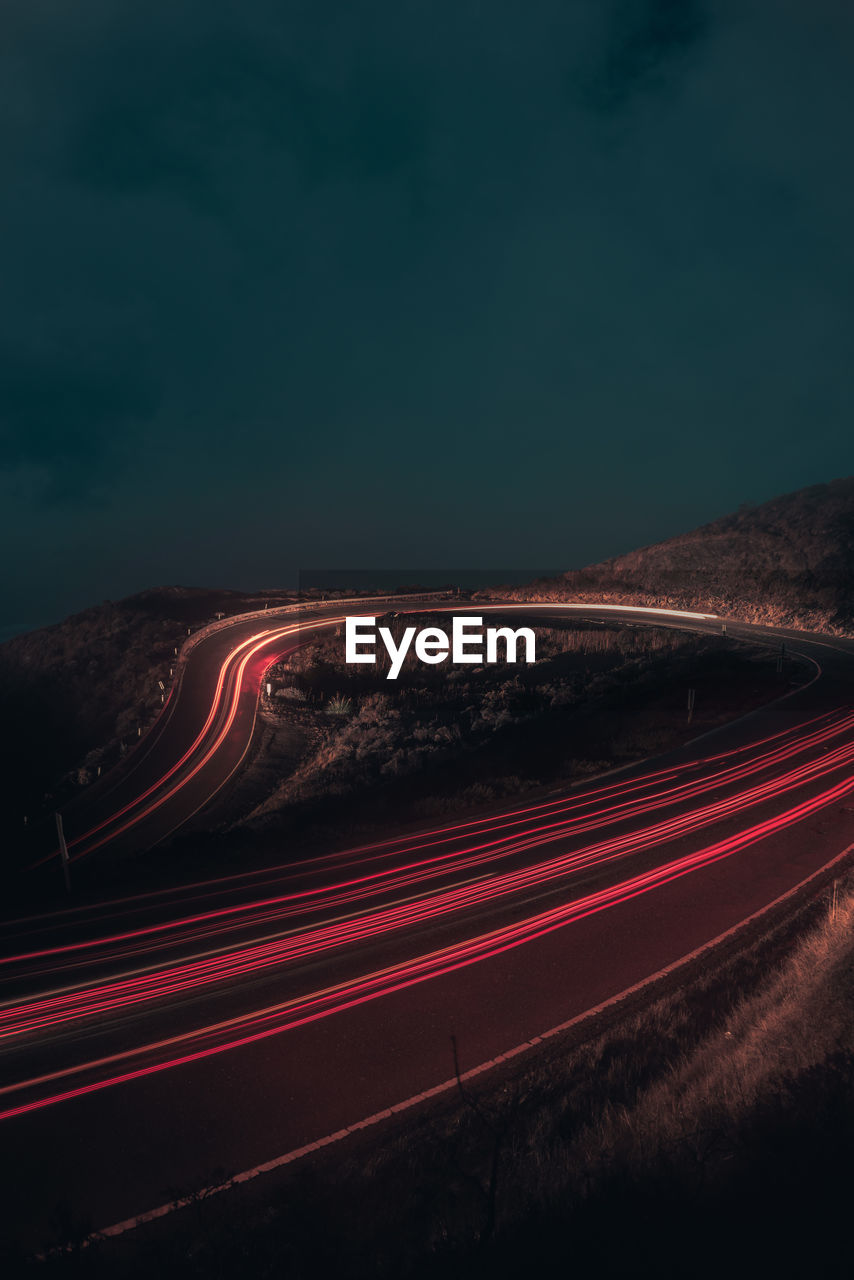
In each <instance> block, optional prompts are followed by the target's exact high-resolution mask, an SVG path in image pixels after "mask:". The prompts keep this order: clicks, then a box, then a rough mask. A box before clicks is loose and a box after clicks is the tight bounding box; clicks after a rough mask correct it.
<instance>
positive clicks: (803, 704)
mask: <svg viewBox="0 0 854 1280" xmlns="http://www.w3.org/2000/svg"><path fill="white" fill-rule="evenodd" d="M373 607H374V609H375V610H376V609H377V608H378V606H376V605H375V606H373ZM412 607H413V608H416V607H417V608H418V611H419V612H421V611H424V609H425V608H426V607H428V606H426V605H425V604H420V605H418V606H415V605H414V604H413V605H412ZM430 607H435V608H441V610H442V611H443V612H446V613H462V612H473V613H477V614H481V615H484V617H485V620H486V621H488V616H487V615H488V614H489V613H490V612H499V613H501V614H510V613H513V614H516V615H518V616H519V618H520V621H521V618H522V617H524V616H525V615H527V616H530V617H532V618H535V619H536V621H538V622H540V623H547V622H548V620H549V618H550V617H552V616H565V615H566V613H567V611H568V610H572V611H573V612H575V613H576V614H580V615H581V616H583V617H589V618H592V619H601V618H603V617H606V616H609V617H613V616H614V612H615V611H614V610H613V609H607V608H605V607H598V608H592V607H590V606H587V605H585V606H556V605H543V606H534V605H519V604H516V603H514V604H500V605H499V604H496V605H489V606H487V605H484V604H478V605H476V606H471V607H469V606H461V605H459V604H455V603H453V602H450V603H444V604H442V605H441V606H439V605H434V606H430ZM357 612H361V613H369V612H370V606H368V605H367V604H366V602H364V601H354V602H351V603H349V604H348V603H346V602H345V603H344V604H343V605H342V602H340V601H339V602H336V603H335V604H334V605H330V606H327V607H324V608H321V609H316V610H313V611H312V612H311V613H310V614H302V615H300V616H299V618H294V616H293V614H291V615H287V614H281V615H276V614H274V615H271V616H270V617H269V618H267V619H263V620H262V621H259V620H258V619H257V618H252V619H248V620H247V619H236V620H235V621H234V623H232V624H230V625H229V626H227V627H224V628H222V629H221V630H219V631H217V632H215V633H213V634H212V635H210V636H208V637H206V638H204V639H203V640H201V641H200V642H199V643H197V644H196V646H195V648H194V650H193V652H192V654H191V655H190V657H189V659H188V661H187V662H186V664H185V666H184V668H183V673H182V676H181V680H180V685H179V687H178V690H177V692H176V694H175V696H174V697H172V698H171V699H170V701H169V703H168V705H167V706H166V708H165V710H164V714H163V715H162V716H161V719H160V721H159V722H158V724H157V725H156V726H155V728H154V729H153V730H152V732H151V733H150V735H149V736H148V738H147V739H144V740H143V742H142V743H141V744H140V747H139V748H138V749H137V752H135V753H134V756H133V757H132V758H131V759H130V760H129V761H128V762H127V765H126V767H125V769H124V770H123V771H120V772H119V773H118V774H117V776H116V777H115V778H107V779H104V781H103V783H102V785H101V786H100V787H99V788H98V789H93V790H92V791H91V792H90V793H89V794H88V795H87V797H86V798H85V801H83V802H81V803H80V805H79V807H78V808H77V810H76V811H74V810H71V811H69V813H68V814H67V816H66V833H67V837H68V843H69V851H70V855H71V857H72V859H75V860H80V859H83V858H91V857H98V856H106V855H107V854H108V855H109V856H110V857H113V856H118V855H121V853H122V852H124V851H127V850H128V849H132V848H138V847H140V846H145V845H150V844H153V843H154V842H156V841H157V840H160V839H162V838H164V836H166V835H167V834H169V833H170V832H171V831H172V830H174V829H175V828H176V827H177V826H178V825H179V824H180V823H181V822H182V821H185V820H186V819H187V818H188V817H189V816H190V815H191V814H193V813H194V812H195V811H196V810H197V809H198V808H199V807H201V806H202V805H204V804H205V803H207V802H208V800H209V799H210V797H211V796H212V795H214V794H216V792H217V791H218V790H219V789H221V787H222V786H223V785H224V784H225V783H226V781H227V780H228V778H229V777H230V776H231V775H232V774H233V773H234V771H235V770H236V769H237V768H238V767H239V765H240V762H241V761H242V759H243V757H244V756H245V753H246V750H247V749H248V746H249V743H250V740H251V735H252V730H253V725H254V721H255V713H256V708H257V699H258V690H259V686H260V682H261V679H262V676H263V673H264V671H265V670H266V669H267V668H268V667H269V665H270V664H271V663H272V662H273V661H275V660H276V659H277V658H278V657H280V656H282V655H283V654H284V653H286V652H288V651H290V650H291V649H293V648H294V647H296V646H297V645H298V644H299V643H301V642H304V641H305V640H306V639H307V638H310V637H311V636H312V635H314V634H316V633H317V631H318V629H322V628H328V627H331V626H338V625H340V623H341V620H342V619H343V617H344V616H345V613H349V614H353V613H357ZM618 616H620V617H622V618H624V619H625V620H626V621H628V622H634V623H637V622H648V623H649V622H654V623H655V624H656V625H673V626H678V627H689V628H691V629H692V630H697V631H708V632H710V633H720V630H721V623H720V620H718V619H715V618H712V617H709V616H707V615H696V614H691V615H685V614H675V613H672V612H668V611H656V610H630V609H622V610H619V611H618ZM727 630H728V633H729V635H730V636H732V637H735V638H736V639H740V640H745V641H748V642H758V643H761V644H769V643H770V644H775V645H779V644H780V643H781V641H782V640H785V642H786V645H787V650H788V652H789V653H790V654H797V655H799V656H800V657H801V658H803V659H804V660H805V661H806V662H808V663H809V664H810V665H811V669H812V673H811V679H810V682H809V683H808V684H807V685H805V686H804V687H802V688H800V689H798V690H796V691H795V692H794V693H792V694H790V695H789V696H788V697H786V698H783V699H779V700H778V701H777V702H774V703H771V704H769V705H767V706H765V707H763V708H761V709H760V710H759V711H757V712H754V713H753V714H752V715H750V716H749V717H745V718H744V719H743V720H741V721H738V722H734V723H733V724H731V725H729V726H725V727H724V728H723V729H721V730H717V731H715V733H714V734H711V735H707V736H706V737H705V738H702V739H698V740H696V741H695V742H693V743H691V744H689V745H688V746H686V747H683V748H680V749H679V750H677V751H674V752H671V753H668V754H667V755H666V756H661V757H659V758H657V759H656V760H654V761H650V762H646V763H644V764H642V765H638V766H636V767H634V768H632V769H628V770H623V771H621V772H619V773H618V774H613V775H610V776H606V777H603V778H601V779H599V780H598V781H592V782H591V783H590V784H588V785H586V786H585V787H583V788H576V789H573V790H571V791H567V792H565V793H558V792H555V793H553V794H552V795H550V796H549V797H548V798H547V799H545V800H540V801H538V802H537V803H527V804H525V803H518V804H517V805H516V806H515V807H514V806H504V807H503V808H502V809H501V810H497V811H495V812H494V813H490V814H489V815H487V816H480V817H478V818H476V819H473V820H470V821H467V822H462V823H459V822H458V823H454V822H448V823H444V824H437V825H436V826H435V827H434V828H432V829H429V830H424V831H420V832H416V833H414V834H413V833H410V834H407V835H406V836H400V837H395V838H392V839H389V840H386V841H382V842H378V843H376V844H374V845H371V846H363V847H361V848H358V849H344V850H342V851H341V852H339V853H336V854H334V855H330V856H327V857H323V858H316V859H312V860H311V861H306V862H304V863H300V862H293V861H291V862H289V863H288V864H287V865H286V866H283V867H282V868H280V869H277V870H265V871H261V872H254V873H248V874H246V875H242V876H232V877H230V878H227V879H223V880H220V881H209V882H205V883H202V884H198V885H194V886H183V887H182V888H180V889H177V890H172V891H163V892H155V893H148V894H145V895H141V896H137V897H133V898H130V897H129V898H126V899H124V900H121V901H115V902H111V903H101V904H97V905H91V906H80V907H72V908H70V909H68V910H65V911H63V912H59V913H52V914H51V915H50V916H46V917H40V918H36V917H32V918H30V919H26V920H19V921H16V922H14V921H13V922H9V923H8V924H7V926H6V928H5V930H4V943H3V948H4V950H3V954H2V956H0V1064H2V1068H3V1070H2V1079H1V1080H0V1134H2V1137H3V1138H4V1140H5V1143H6V1148H5V1149H6V1151H7V1152H10V1151H11V1152H12V1153H13V1154H14V1160H13V1167H14V1169H15V1179H14V1183H13V1186H12V1187H11V1188H10V1190H9V1192H8V1193H7V1196H6V1204H7V1207H9V1206H11V1208H12V1212H13V1218H14V1221H15V1223H16V1231H17V1232H18V1234H19V1235H20V1238H21V1239H22V1240H23V1242H24V1244H25V1245H26V1246H28V1247H33V1248H35V1247H39V1246H42V1245H44V1244H45V1242H46V1241H47V1240H48V1238H49V1234H50V1228H49V1221H50V1218H51V1216H52V1213H53V1211H54V1208H55V1206H56V1205H57V1204H59V1203H64V1204H66V1205H67V1206H68V1209H69V1211H70V1213H71V1215H72V1218H74V1219H75V1220H77V1221H80V1220H83V1219H84V1218H88V1220H89V1221H90V1223H91V1225H92V1226H94V1227H96V1228H103V1227H107V1226H109V1225H110V1224H113V1223H120V1222H123V1221H124V1220H127V1219H132V1218H133V1217H134V1216H135V1215H137V1214H140V1213H145V1212H147V1211H151V1210H156V1209H157V1207H158V1206H160V1205H161V1204H163V1203H164V1201H167V1200H169V1199H171V1198H172V1197H171V1196H170V1195H167V1190H168V1189H169V1188H174V1187H182V1188H185V1189H187V1190H193V1189H195V1188H198V1187H201V1186H205V1185H207V1184H209V1183H210V1182H211V1181H212V1180H214V1181H216V1179H215V1178H214V1177H213V1174H212V1171H213V1170H214V1169H217V1168H220V1169H221V1168H225V1169H228V1170H230V1171H231V1172H237V1171H243V1170H247V1171H248V1170H254V1169H256V1168H257V1167H258V1166H261V1165H264V1164H267V1163H269V1162H274V1163H275V1162H276V1161H277V1160H278V1159H280V1158H282V1157H287V1156H288V1155H289V1153H292V1152H294V1151H298V1150H301V1149H302V1148H304V1147H306V1146H309V1147H310V1146H311V1144H314V1143H316V1142H318V1141H323V1140H325V1139H326V1138H327V1137H329V1136H330V1135H336V1136H338V1135H339V1131H341V1130H343V1129H345V1128H346V1127H347V1126H353V1125H357V1124H359V1123H360V1122H362V1121H364V1120H365V1119H366V1118H368V1117H374V1118H375V1117H377V1116H381V1115H382V1113H385V1112H387V1111H388V1109H390V1108H392V1107H395V1106H396V1105H398V1104H400V1103H402V1102H403V1101H404V1100H407V1099H411V1098H414V1097H417V1096H418V1095H422V1094H424V1093H428V1094H429V1093H431V1092H433V1091H438V1090H441V1089H443V1088H446V1087H447V1086H448V1084H449V1082H451V1081H452V1075H453V1058H452V1055H451V1047H450V1043H451V1041H450V1038H451V1036H452V1035H456V1037H457V1039H458V1042H459V1046H460V1058H461V1068H462V1069H463V1071H466V1070H468V1069H472V1068H475V1067H477V1066H479V1065H480V1064H485V1063H489V1062H491V1061H492V1060H494V1059H496V1058H497V1057H500V1056H501V1055H506V1054H507V1053H508V1051H515V1050H516V1048H517V1047H524V1046H525V1045H526V1044H528V1043H529V1042H531V1041H532V1040H534V1039H536V1038H538V1037H540V1036H541V1035H542V1034H543V1033H544V1032H546V1031H547V1030H549V1029H551V1028H554V1027H556V1026H558V1025H560V1024H562V1023H564V1022H566V1021H567V1020H570V1019H572V1018H576V1017H578V1016H579V1015H581V1014H583V1013H584V1012H585V1011H586V1010H589V1009H591V1008H592V1007H594V1006H596V1005H598V1004H600V1003H601V1002H603V1001H606V1000H609V999H610V998H612V997H614V996H615V995H617V994H618V993H620V992H622V991H624V990H626V989H627V988H629V987H631V986H632V985H633V984H636V983H638V982H641V981H643V980H644V979H645V978H646V977H647V976H648V975H650V974H652V973H655V972H657V971H659V970H661V969H662V968H664V967H666V966H668V965H672V964H674V963H676V962H677V961H679V959H680V958H681V957H683V956H685V955H687V954H689V953H691V952H692V951H694V950H695V949H697V948H699V947H702V946H703V945H704V944H706V943H708V942H709V941H710V940H712V939H715V938H716V937H718V936H719V935H720V934H721V933H723V932H724V931H726V930H728V929H731V928H732V927H734V926H736V925H738V924H739V923H740V922H741V921H743V920H745V919H746V918H747V917H749V916H750V915H751V914H752V913H754V912H756V911H759V910H761V909H762V908H763V907H765V906H766V905H767V904H768V903H770V902H772V901H773V900H775V899H776V898H778V897H779V896H781V895H782V894H784V893H786V892H788V891H789V890H791V889H792V888H793V886H796V885H798V884H800V883H801V882H802V881H804V880H805V879H806V878H807V877H809V876H810V875H812V874H813V873H814V872H817V871H818V870H819V869H821V868H822V867H824V866H826V865H827V864H828V863H830V862H831V861H832V860H833V859H834V858H837V857H839V856H840V855H843V854H844V853H845V851H846V849H848V848H849V846H851V844H852V840H854V836H852V829H854V822H852V816H854V707H852V702H854V699H852V696H851V695H852V673H854V662H852V658H854V643H852V642H850V641H845V640H837V639H835V638H831V637H824V636H806V635H801V634H798V633H794V632H783V631H780V630H778V629H776V628H771V629H767V628H759V627H751V626H746V625H741V624H736V623H733V622H728V623H727ZM9 1167H10V1165H9V1162H8V1160H7V1168H9ZM72 1170H73V1176H69V1171H72Z"/></svg>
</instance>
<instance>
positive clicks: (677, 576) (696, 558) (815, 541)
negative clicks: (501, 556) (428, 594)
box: [513, 477, 854, 632]
mask: <svg viewBox="0 0 854 1280" xmlns="http://www.w3.org/2000/svg"><path fill="white" fill-rule="evenodd" d="M513 594H514V595H517V596H518V597H519V598H528V599H532V598H536V599H538V600H565V599H570V598H572V599H584V600H599V601H603V600H608V601H612V602H615V603H616V602H619V603H626V604H629V603H631V604H658V605H669V606H672V607H677V608H701V609H703V610H705V611H708V612H712V613H717V614H721V615H722V616H724V617H727V616H728V617H733V618H735V617H738V618H742V619H745V620H747V621H750V622H765V623H767V622H770V623H777V624H787V625H790V626H794V627H799V628H803V629H805V630H824V631H835V632H850V631H852V630H854V477H848V478H847V479H845V480H834V481H831V482H830V483H829V484H820V485H813V486H812V487H811V488H808V489H801V490H799V491H797V492H796V493H790V494H785V495H784V496H782V497H779V498H773V499H772V500H771V501H770V502H765V503H763V504H762V505H761V506H751V505H745V506H743V507H740V508H739V510H738V511H736V512H735V513H734V514H733V515H729V516H724V517H723V519H720V520H715V521H713V522H712V523H711V524H706V525H702V526H701V527H700V528H699V529H694V530H693V531H692V532H690V533H685V534H680V535H679V536H677V537H675V538H668V539H667V540H666V541H665V542H659V543H656V544H655V545H653V546H649V547H642V548H641V549H640V550H638V551H632V552H629V554H627V555H622V556H616V557H614V558H613V559H611V560H604V561H603V562H602V563H601V564H594V565H589V566H588V567H587V568H584V569H578V570H571V571H569V572H567V573H565V574H562V575H561V576H560V577H559V578H553V579H545V580H540V581H539V582H536V583H534V584H532V586H531V587H530V588H528V589H527V590H515V591H513Z"/></svg>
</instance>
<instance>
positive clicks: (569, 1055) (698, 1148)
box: [39, 883, 854, 1280]
mask: <svg viewBox="0 0 854 1280" xmlns="http://www.w3.org/2000/svg"><path fill="white" fill-rule="evenodd" d="M828 898H829V895H826V896H825V897H824V899H822V900H818V901H814V902H813V903H812V904H810V905H809V906H807V907H806V908H802V914H801V915H800V917H793V918H790V919H788V920H778V921H777V923H776V924H775V925H774V926H773V927H771V926H769V927H768V929H767V932H766V933H764V934H763V935H761V936H757V937H754V938H753V939H752V941H751V943H750V945H749V946H747V947H744V949H742V950H739V951H736V952H734V953H731V954H730V955H729V956H728V957H725V958H723V959H720V960H719V961H718V964H717V966H714V965H709V964H708V961H706V962H705V963H704V964H703V965H702V966H700V967H698V969H697V970H695V972H694V976H693V980H692V981H688V982H687V983H685V984H684V985H682V986H681V987H677V989H675V990H669V991H665V992H661V993H659V995H658V998H657V999H655V1000H654V1001H653V1002H652V1003H648V1004H647V1005H646V1006H645V1007H643V1006H640V1007H636V1008H634V1010H632V1009H631V1008H630V1009H627V1010H623V1011H621V1010H619V1009H618V1010H617V1011H616V1013H615V1015H614V1016H613V1018H612V1021H611V1023H610V1025H607V1026H605V1027H604V1028H603V1027H601V1026H600V1027H599V1028H598V1029H597V1028H596V1027H595V1026H589V1027H586V1028H584V1029H583V1030H582V1032H580V1033H579V1034H578V1035H577V1036H576V1040H575V1043H574V1044H573V1043H572V1042H567V1043H564V1044H560V1043H555V1044H553V1045H552V1047H551V1048H545V1047H544V1048H542V1049H540V1050H539V1051H538V1052H537V1054H536V1055H531V1056H530V1057H529V1058H526V1059H524V1060H520V1061H521V1065H520V1066H519V1068H518V1069H517V1074H516V1076H515V1077H511V1078H505V1079H504V1080H501V1081H498V1082H489V1081H487V1080H484V1081H483V1082H482V1083H480V1084H479V1085H477V1086H472V1085H468V1084H467V1085H465V1086H461V1088H460V1090H459V1091H458V1094H457V1096H456V1097H455V1098H448V1099H447V1100H446V1104H445V1106H444V1109H441V1108H438V1109H435V1110H433V1111H432V1112H431V1113H429V1114H428V1115H426V1116H424V1117H422V1118H420V1119H418V1118H413V1117H412V1115H411V1114H410V1115H409V1116H407V1117H406V1118H402V1119H401V1120H400V1121H399V1122H398V1125H399V1127H398V1128H397V1129H396V1130H395V1131H393V1132H392V1136H391V1138H390V1139H388V1140H387V1142H386V1145H385V1147H384V1148H383V1149H378V1148H377V1146H376V1138H375V1136H374V1135H372V1133H371V1132H370V1131H368V1132H367V1133H366V1135H365V1136H364V1138H363V1139H362V1140H361V1145H360V1144H359V1142H358V1141H357V1140H355V1139H354V1140H351V1142H348V1144H347V1145H345V1146H338V1147H333V1148H330V1149H329V1150H328V1152H327V1153H326V1154H322V1153H321V1154H319V1155H318V1156H317V1157H316V1159H315V1160H314V1162H313V1163H312V1162H305V1163H304V1164H301V1165H299V1166H295V1167H294V1168H293V1169H292V1170H291V1172H290V1174H289V1175H288V1177H287V1179H286V1180H285V1181H284V1182H279V1183H277V1185H276V1186H275V1187H267V1188H266V1189H265V1188H264V1186H263V1185H262V1184H260V1183H259V1184H255V1186H256V1194H255V1195H254V1196H252V1197H250V1199H249V1200H248V1201H247V1200H241V1199H237V1200H232V1198H231V1197H230V1196H229V1195H227V1194H226V1195H224V1196H223V1195H221V1196H217V1197H214V1198H213V1199H212V1200H210V1201H207V1202H204V1201H201V1202H199V1203H198V1204H197V1205H196V1206H195V1208H194V1210H193V1211H192V1212H190V1211H187V1212H185V1213H183V1214H182V1215H179V1216H176V1217H175V1218H174V1219H167V1220H165V1223H164V1224H163V1225H162V1226H159V1225H157V1224H153V1225H152V1226H151V1227H149V1228H144V1229H141V1230H140V1231H139V1232H137V1233H135V1234H134V1236H133V1237H123V1238H121V1239H119V1240H117V1241H115V1242H110V1241H106V1242H104V1243H103V1244H102V1245H95V1246H94V1247H92V1248H91V1249H88V1250H86V1251H84V1252H83V1253H82V1254H79V1255H78V1256H76V1257H73V1258H70V1259H69V1258H60V1259H56V1260H55V1262H54V1264H53V1266H52V1267H48V1268H47V1269H39V1273H40V1274H41V1273H42V1272H43V1271H44V1273H45V1274H48V1275H50V1274H51V1273H52V1272H53V1271H54V1270H56V1271H58V1272H59V1273H60V1274H63V1273H64V1272H65V1270H67V1269H71V1270H73V1271H74V1273H75V1274H80V1275H85V1276H93V1277H100V1276H110V1277H118V1278H119V1280H121V1277H136V1276H141V1275H147V1274H152V1273H154V1272H156V1273H157V1274H160V1275H173V1274H179V1273H180V1274H181V1275H185V1276H188V1277H193V1276H205V1277H235V1278H236V1277H238V1276H239V1277H241V1280H242V1278H243V1277H253V1278H254V1277H258V1278H261V1277H264V1278H266V1277H274V1276H280V1275H283V1274H284V1275H290V1276H293V1277H294V1278H295V1280H297V1278H299V1277H309V1276H311V1277H327V1276H329V1277H331V1276H335V1277H337V1278H339V1280H348V1278H350V1280H352V1278H354V1277H359V1278H361V1277H369V1276H370V1277H391V1276H394V1277H397V1276H413V1277H416V1276H417V1277H421V1278H422V1280H433V1278H434V1277H435V1278H436V1280H438V1278H439V1277H442V1278H443V1280H444V1277H475V1278H477V1277H481V1276H482V1277H484V1280H486V1278H487V1277H505V1276H506V1277H510V1276H517V1275H519V1274H520V1273H525V1274H529V1273H532V1272H536V1271H537V1270H538V1268H543V1269H544V1268H546V1267H548V1268H549V1269H553V1268H556V1267H557V1268H559V1272H560V1273H566V1274H570V1273H572V1272H581V1273H585V1274H586V1273H589V1272H595V1274H597V1275H599V1276H624V1275H633V1276H646V1275H649V1276H656V1277H657V1276H679V1277H682V1276H685V1275H690V1276H692V1277H693V1276H701V1277H705V1276H709V1277H712V1276H715V1277H717V1276H719V1275H720V1274H721V1273H722V1271H725V1272H726V1273H727V1274H735V1275H736V1276H741V1275H781V1276H787V1275H796V1274H797V1275H802V1274H810V1275H816V1274H835V1273H836V1272H835V1270H834V1263H835V1262H836V1261H837V1260H838V1257H839V1250H840V1247H842V1246H841V1244H840V1237H841V1234H842V1233H843V1231H844V1224H845V1222H846V1221H847V1212H846V1210H847V1205H848V1202H849V1199H850V1192H851V1180H852V1179H851V1173H850V1165H851V1157H852V1154H854V1012H852V1011H854V887H852V886H851V885H850V883H849V884H848V885H847V886H845V885H843V887H842V891H841V893H840V894H839V898H838V902H837V904H836V906H835V907H833V908H831V907H830V906H829V902H828ZM688 976H689V978H690V977H691V975H690V974H689V975H688ZM585 1037H586V1038H585ZM450 1061H451V1046H449V1063H450Z"/></svg>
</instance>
